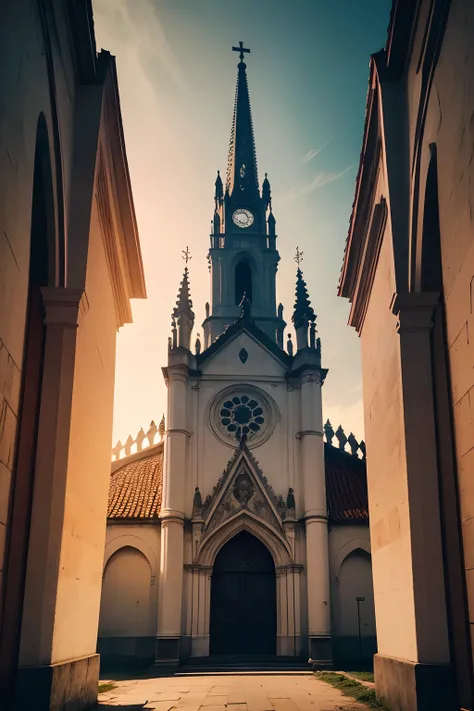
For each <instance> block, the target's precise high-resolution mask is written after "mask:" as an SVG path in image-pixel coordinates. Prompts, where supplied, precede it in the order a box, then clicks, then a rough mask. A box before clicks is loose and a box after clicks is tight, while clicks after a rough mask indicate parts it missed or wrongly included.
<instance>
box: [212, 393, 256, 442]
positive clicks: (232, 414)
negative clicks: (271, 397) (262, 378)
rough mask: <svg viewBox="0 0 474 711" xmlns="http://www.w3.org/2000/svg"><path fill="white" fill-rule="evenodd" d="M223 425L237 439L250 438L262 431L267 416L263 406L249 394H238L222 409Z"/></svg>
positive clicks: (225, 403) (226, 402) (227, 401)
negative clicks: (264, 414)
mask: <svg viewBox="0 0 474 711" xmlns="http://www.w3.org/2000/svg"><path fill="white" fill-rule="evenodd" d="M220 419H221V424H222V426H223V427H224V428H225V429H226V430H227V432H228V433H229V434H231V435H234V436H235V437H236V439H238V440H241V439H250V438H251V437H253V436H254V435H255V434H256V433H257V432H259V431H260V429H261V427H262V425H263V423H264V422H265V418H264V416H263V408H262V407H261V406H260V404H259V403H258V402H257V400H255V399H254V398H250V397H249V396H248V395H236V396H235V397H233V398H232V399H229V400H226V401H225V402H224V404H223V405H222V408H221V410H220Z"/></svg>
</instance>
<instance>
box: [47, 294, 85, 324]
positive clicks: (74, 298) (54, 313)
mask: <svg viewBox="0 0 474 711" xmlns="http://www.w3.org/2000/svg"><path fill="white" fill-rule="evenodd" d="M41 295H42V297H43V305H44V309H45V319H44V323H45V325H46V326H62V327H63V328H77V327H78V325H79V322H80V320H81V318H82V317H83V316H85V315H86V314H87V312H88V311H89V301H88V299H87V294H86V292H85V291H84V290H83V289H71V288H68V287H55V286H43V287H41Z"/></svg>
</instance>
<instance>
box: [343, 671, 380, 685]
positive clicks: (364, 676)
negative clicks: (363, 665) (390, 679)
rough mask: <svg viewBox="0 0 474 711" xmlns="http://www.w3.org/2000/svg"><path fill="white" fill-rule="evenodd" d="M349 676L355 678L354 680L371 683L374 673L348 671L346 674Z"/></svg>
mask: <svg viewBox="0 0 474 711" xmlns="http://www.w3.org/2000/svg"><path fill="white" fill-rule="evenodd" d="M347 673H348V674H350V675H351V676H355V677H356V679H360V680H361V681H372V682H373V680H374V672H370V671H350V672H347Z"/></svg>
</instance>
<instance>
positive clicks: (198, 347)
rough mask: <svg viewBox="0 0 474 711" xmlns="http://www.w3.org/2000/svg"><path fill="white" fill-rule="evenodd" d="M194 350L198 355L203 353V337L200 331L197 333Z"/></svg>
mask: <svg viewBox="0 0 474 711" xmlns="http://www.w3.org/2000/svg"><path fill="white" fill-rule="evenodd" d="M194 351H195V353H196V355H197V356H198V355H199V354H200V353H201V337H200V335H199V333H198V334H197V335H196V343H195V344H194Z"/></svg>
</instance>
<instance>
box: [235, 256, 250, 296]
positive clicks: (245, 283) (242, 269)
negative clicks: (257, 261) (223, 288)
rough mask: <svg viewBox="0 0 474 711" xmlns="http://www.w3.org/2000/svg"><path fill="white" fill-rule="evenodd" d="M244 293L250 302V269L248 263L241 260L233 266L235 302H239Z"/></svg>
mask: <svg viewBox="0 0 474 711" xmlns="http://www.w3.org/2000/svg"><path fill="white" fill-rule="evenodd" d="M244 293H245V294H246V295H247V298H248V300H249V301H250V303H252V270H251V268H250V264H249V263H248V262H246V261H245V260H242V261H241V262H239V263H238V264H237V266H236V267H235V303H236V304H240V302H241V301H242V296H243V295H244Z"/></svg>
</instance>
